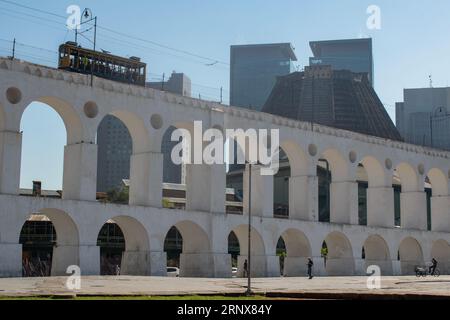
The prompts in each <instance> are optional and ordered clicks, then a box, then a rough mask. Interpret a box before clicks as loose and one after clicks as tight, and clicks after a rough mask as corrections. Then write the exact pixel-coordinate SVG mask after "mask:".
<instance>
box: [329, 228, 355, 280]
mask: <svg viewBox="0 0 450 320" xmlns="http://www.w3.org/2000/svg"><path fill="white" fill-rule="evenodd" d="M325 243H326V244H327V248H328V257H327V265H326V268H325V269H326V272H327V274H328V275H329V276H344V275H345V276H350V275H353V274H354V272H355V262H354V258H353V250H352V246H351V243H350V241H349V240H348V238H347V236H346V235H345V234H343V233H342V232H339V231H333V232H331V233H330V234H328V235H327V237H326V238H325Z"/></svg>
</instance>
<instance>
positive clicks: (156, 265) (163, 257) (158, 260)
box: [150, 251, 167, 277]
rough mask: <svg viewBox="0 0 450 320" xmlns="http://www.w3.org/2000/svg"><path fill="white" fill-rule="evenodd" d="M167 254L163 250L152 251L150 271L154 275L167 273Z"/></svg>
mask: <svg viewBox="0 0 450 320" xmlns="http://www.w3.org/2000/svg"><path fill="white" fill-rule="evenodd" d="M166 267H167V254H166V253H165V252H162V251H151V252H150V272H151V275H152V276H154V277H164V276H166V275H167V270H166Z"/></svg>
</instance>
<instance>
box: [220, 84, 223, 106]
mask: <svg viewBox="0 0 450 320" xmlns="http://www.w3.org/2000/svg"><path fill="white" fill-rule="evenodd" d="M222 102H223V88H222V87H220V104H222Z"/></svg>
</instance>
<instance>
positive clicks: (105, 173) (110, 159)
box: [97, 73, 191, 192]
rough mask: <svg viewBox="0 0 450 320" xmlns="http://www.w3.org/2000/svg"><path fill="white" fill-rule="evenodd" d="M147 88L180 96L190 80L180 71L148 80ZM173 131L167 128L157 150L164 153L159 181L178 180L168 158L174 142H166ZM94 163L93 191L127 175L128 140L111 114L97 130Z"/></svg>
mask: <svg viewBox="0 0 450 320" xmlns="http://www.w3.org/2000/svg"><path fill="white" fill-rule="evenodd" d="M147 87H150V88H154V89H159V90H164V91H168V92H172V93H176V94H180V95H184V96H189V97H190V96H191V80H190V79H189V78H188V77H187V76H186V75H184V74H183V73H172V75H171V77H170V79H169V80H168V81H165V82H149V83H147ZM173 130H175V128H174V127H170V128H169V129H168V130H167V131H166V133H165V134H164V137H163V142H162V146H161V152H162V153H163V156H164V171H163V172H164V174H163V181H164V182H169V183H182V181H183V178H182V177H183V173H182V172H183V170H182V168H181V166H180V165H176V164H174V163H173V162H172V161H171V157H170V155H171V152H172V148H173V147H174V146H175V145H176V144H177V142H172V141H170V136H171V134H172V132H173ZM97 144H98V164H97V191H99V192H107V191H110V190H113V189H117V188H118V187H120V186H121V185H122V180H123V179H129V177H130V156H131V153H132V145H133V144H132V140H131V136H130V134H129V132H128V129H127V127H126V126H125V125H124V124H123V123H122V121H120V120H119V119H117V118H116V117H114V116H112V115H108V116H106V117H105V118H104V119H103V120H102V122H101V123H100V125H99V128H98V132H97Z"/></svg>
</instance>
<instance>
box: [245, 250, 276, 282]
mask: <svg viewBox="0 0 450 320" xmlns="http://www.w3.org/2000/svg"><path fill="white" fill-rule="evenodd" d="M277 258H278V257H277ZM245 260H248V256H246V255H245V256H243V255H239V256H238V271H237V276H238V277H243V276H244V262H245ZM268 260H269V259H267V257H266V256H265V255H252V259H251V265H250V269H251V270H250V273H251V276H252V277H256V278H263V277H267V276H268V274H269V273H270V274H273V273H274V269H276V264H274V261H273V259H270V260H271V261H270V268H271V271H270V272H268V268H267V262H268ZM279 274H280V263H279V262H278V275H279Z"/></svg>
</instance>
